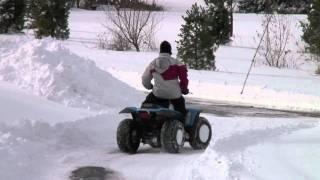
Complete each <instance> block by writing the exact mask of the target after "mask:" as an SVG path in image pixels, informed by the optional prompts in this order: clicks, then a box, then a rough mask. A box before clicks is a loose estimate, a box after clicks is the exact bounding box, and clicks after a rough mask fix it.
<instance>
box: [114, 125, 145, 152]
mask: <svg viewBox="0 0 320 180" xmlns="http://www.w3.org/2000/svg"><path fill="white" fill-rule="evenodd" d="M140 140H141V136H140V133H139V129H138V127H137V125H136V123H135V122H134V121H133V120H132V119H125V120H123V121H121V122H120V124H119V126H118V129H117V144H118V147H119V149H120V150H121V151H123V152H126V153H130V154H134V153H136V152H137V150H138V148H139V145H140Z"/></svg>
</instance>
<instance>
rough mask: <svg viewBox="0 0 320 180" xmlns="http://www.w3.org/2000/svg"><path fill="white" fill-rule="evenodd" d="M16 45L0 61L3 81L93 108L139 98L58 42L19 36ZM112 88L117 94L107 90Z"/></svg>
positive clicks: (69, 103) (53, 97)
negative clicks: (28, 39) (19, 40)
mask: <svg viewBox="0 0 320 180" xmlns="http://www.w3.org/2000/svg"><path fill="white" fill-rule="evenodd" d="M7 43H9V42H7ZM13 43H15V44H16V41H14V42H13ZM18 44H19V46H18V49H14V53H12V52H11V53H10V52H9V55H7V56H5V57H3V58H2V60H1V62H0V79H1V80H3V81H7V82H12V83H14V84H16V85H18V86H19V87H21V88H23V89H26V90H29V91H32V92H33V94H35V95H38V96H41V97H46V98H48V99H49V100H52V101H55V102H60V103H63V104H65V105H67V106H72V107H84V108H88V109H94V110H102V109H104V108H106V107H109V108H110V107H115V106H125V105H126V104H127V103H128V101H129V99H128V97H133V98H136V97H139V93H137V92H136V91H128V89H130V88H129V86H127V85H126V84H124V83H122V82H119V81H118V80H116V79H115V78H113V77H112V75H110V74H109V73H107V72H104V71H102V70H100V69H99V68H97V67H96V66H95V64H94V63H93V62H92V61H88V60H85V59H82V58H80V57H79V56H77V55H75V54H73V53H71V52H70V51H69V50H68V49H66V48H64V47H62V46H61V44H60V43H58V42H52V41H51V40H49V39H44V40H41V41H38V40H32V41H25V39H23V38H22V40H21V43H18ZM9 46H10V45H9ZM7 53H8V52H7ZM115 89H116V91H117V92H118V96H114V95H113V94H112V93H110V92H112V91H114V90H115ZM123 94H126V95H128V96H123ZM111 97H112V98H111ZM111 99H112V100H111Z"/></svg>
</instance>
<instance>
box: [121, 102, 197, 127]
mask: <svg viewBox="0 0 320 180" xmlns="http://www.w3.org/2000/svg"><path fill="white" fill-rule="evenodd" d="M187 111H188V113H187V115H186V118H185V127H187V128H191V127H192V126H193V124H194V123H195V121H196V119H198V118H199V115H200V113H201V112H202V110H200V109H193V108H188V109H187ZM139 112H148V113H154V114H156V115H159V116H164V117H166V118H169V119H179V120H180V119H181V118H182V114H181V113H180V112H178V111H175V110H172V109H168V108H161V107H160V108H136V107H126V108H125V109H123V110H122V111H120V114H131V115H132V117H133V118H135V117H136V116H137V114H138V113H139Z"/></svg>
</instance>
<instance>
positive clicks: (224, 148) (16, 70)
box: [0, 1, 320, 180]
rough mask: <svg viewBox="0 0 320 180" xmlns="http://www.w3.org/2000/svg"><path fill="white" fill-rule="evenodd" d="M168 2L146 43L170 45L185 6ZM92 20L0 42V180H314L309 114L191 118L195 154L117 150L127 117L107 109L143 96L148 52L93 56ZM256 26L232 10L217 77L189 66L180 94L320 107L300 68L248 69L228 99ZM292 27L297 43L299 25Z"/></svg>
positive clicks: (97, 26)
mask: <svg viewBox="0 0 320 180" xmlns="http://www.w3.org/2000/svg"><path fill="white" fill-rule="evenodd" d="M169 2H172V1H166V2H165V1H163V2H162V3H164V4H165V5H166V6H167V7H168V8H170V7H171V9H170V11H169V12H165V13H164V14H163V17H164V18H163V21H162V22H161V26H160V27H159V30H158V31H157V37H156V38H157V40H158V41H159V42H160V41H162V40H164V39H166V40H169V41H170V42H171V43H172V44H173V46H174V47H175V46H176V45H175V43H174V41H175V40H176V39H177V34H178V33H179V27H180V25H181V23H182V19H181V15H182V14H183V12H182V11H181V10H180V9H185V8H186V7H188V6H189V4H188V3H190V2H191V1H179V3H178V1H175V2H174V3H169ZM180 2H183V3H180ZM190 4H191V3H190ZM179 8H180V9H179ZM290 17H291V18H292V19H293V21H294V22H295V23H297V22H298V21H300V20H303V19H305V17H304V16H290ZM103 20H104V14H103V12H99V11H84V10H73V11H72V12H71V16H70V27H71V38H70V40H68V41H56V40H52V39H49V38H48V39H43V40H35V39H34V38H33V37H32V36H30V33H27V35H0V115H1V116H0V158H1V162H0V179H6V180H9V179H10V180H21V179H28V180H67V179H69V176H70V173H71V171H72V170H74V169H76V168H79V167H82V166H100V167H105V168H107V169H111V170H113V171H114V172H115V175H116V177H117V179H128V180H150V179H153V180H155V179H157V180H260V179H261V180H262V179H266V180H277V179H290V180H318V179H320V173H319V172H320V164H319V162H320V145H319V142H320V135H319V132H320V124H319V118H304V117H295V118H252V117H218V116H215V115H212V114H203V116H205V117H206V118H208V119H209V121H210V123H211V124H212V128H213V137H212V141H211V143H210V145H209V147H208V148H207V149H206V150H203V151H194V150H192V149H191V148H190V146H189V145H187V144H186V147H185V148H184V149H183V150H182V152H181V153H180V154H168V153H166V152H162V151H161V150H159V149H152V148H150V147H149V146H147V145H142V144H141V147H140V149H139V151H138V153H137V154H135V155H128V154H124V153H121V152H120V151H119V149H118V147H117V144H116V139H115V138H116V128H117V125H118V123H119V122H120V120H121V119H124V118H126V117H127V116H124V115H119V114H118V112H119V111H120V110H121V109H122V108H124V107H125V106H139V104H140V103H141V102H142V101H143V99H144V96H145V94H144V93H143V91H145V90H144V89H143V88H142V86H141V83H140V81H141V80H140V77H141V74H142V72H143V70H144V68H145V66H146V65H147V64H148V63H149V62H150V61H151V60H152V59H153V58H155V57H156V56H157V54H158V53H157V52H140V53H136V52H115V51H107V50H99V49H97V46H96V42H97V35H98V34H99V33H101V32H103V31H104V29H103V28H102V25H101V23H102V21H103ZM260 23H261V16H257V15H254V14H249V15H240V14H236V15H235V37H234V38H233V42H232V43H231V44H230V45H229V46H223V47H220V48H219V50H218V52H217V53H216V56H217V57H216V58H217V59H216V60H217V66H218V69H219V71H218V72H210V71H195V70H189V79H190V87H189V88H190V91H191V92H192V94H190V95H188V96H189V97H196V98H203V99H209V100H218V101H224V102H232V103H236V104H246V105H248V104H249V105H254V106H261V107H269V108H270V107H271V108H276V109H285V110H301V111H320V78H319V76H316V75H314V74H313V72H314V69H315V64H313V63H311V62H303V61H301V62H303V65H301V66H300V67H299V68H298V69H282V70H281V69H275V68H269V67H265V66H256V67H254V69H253V74H252V76H250V78H249V81H248V86H247V88H246V91H245V94H244V95H240V91H241V85H242V82H243V81H244V78H245V73H246V71H247V69H248V67H249V64H250V61H251V58H252V56H253V53H254V49H253V48H254V47H255V46H256V41H255V40H254V38H255V36H256V31H261V27H260ZM293 24H294V23H293ZM293 29H294V28H293ZM294 30H295V33H294V35H295V41H300V39H299V37H300V35H301V31H300V29H299V28H295V29H294ZM293 44H294V43H293ZM299 48H300V47H297V49H299ZM175 54H176V49H174V55H175ZM299 62H300V61H299Z"/></svg>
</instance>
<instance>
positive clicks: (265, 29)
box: [241, 15, 272, 94]
mask: <svg viewBox="0 0 320 180" xmlns="http://www.w3.org/2000/svg"><path fill="white" fill-rule="evenodd" d="M271 18H272V15H270V16H269V18H268V19H267V25H266V27H265V28H264V31H263V34H262V36H261V39H260V42H259V45H258V47H257V49H256V52H255V54H254V56H253V58H252V61H251V65H250V68H249V71H248V73H247V76H246V79H245V80H244V83H243V87H242V90H241V94H243V92H244V88H245V87H246V84H247V81H248V78H249V75H250V72H251V69H252V66H253V64H254V60H255V59H256V56H257V54H258V51H259V48H260V46H261V43H262V41H263V38H264V36H265V34H266V32H267V30H268V28H269V23H270V21H271Z"/></svg>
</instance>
